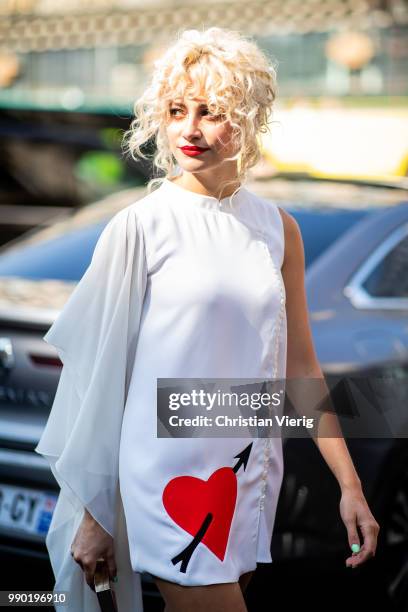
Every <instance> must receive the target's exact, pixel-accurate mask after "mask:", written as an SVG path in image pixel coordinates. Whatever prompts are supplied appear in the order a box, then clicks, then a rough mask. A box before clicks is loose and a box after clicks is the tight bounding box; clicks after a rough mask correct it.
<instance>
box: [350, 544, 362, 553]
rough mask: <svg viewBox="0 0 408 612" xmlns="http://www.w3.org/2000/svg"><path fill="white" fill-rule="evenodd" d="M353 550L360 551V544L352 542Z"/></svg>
mask: <svg viewBox="0 0 408 612" xmlns="http://www.w3.org/2000/svg"><path fill="white" fill-rule="evenodd" d="M351 550H352V551H353V552H355V553H358V552H360V544H352V545H351Z"/></svg>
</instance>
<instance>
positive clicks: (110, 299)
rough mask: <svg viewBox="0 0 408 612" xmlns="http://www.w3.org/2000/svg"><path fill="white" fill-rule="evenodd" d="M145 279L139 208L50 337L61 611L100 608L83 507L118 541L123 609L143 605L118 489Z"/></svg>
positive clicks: (52, 537) (43, 442)
mask: <svg viewBox="0 0 408 612" xmlns="http://www.w3.org/2000/svg"><path fill="white" fill-rule="evenodd" d="M146 281H147V265H146V256H145V243H144V237H143V230H142V228H141V226H140V221H139V220H138V218H137V215H136V211H135V207H134V205H131V206H128V207H127V208H125V209H123V210H122V211H120V212H119V213H117V214H116V215H115V216H114V217H113V218H112V219H111V220H110V222H109V223H108V224H107V226H106V227H105V228H104V230H103V232H102V234H101V236H100V238H99V240H98V242H97V245H96V247H95V250H94V254H93V257H92V261H91V263H90V265H89V267H88V269H87V270H86V272H85V274H84V275H83V277H82V279H81V280H80V282H79V283H78V284H77V286H76V288H75V289H74V291H73V293H72V294H71V295H70V297H69V299H68V300H67V302H66V304H65V305H64V308H63V310H62V311H61V313H60V314H59V316H58V317H57V319H56V320H55V322H54V324H53V325H52V326H51V327H50V329H49V331H48V332H47V334H46V335H45V336H44V340H45V341H46V342H47V343H49V344H51V345H53V346H54V347H55V348H56V350H57V353H58V355H59V357H60V359H61V361H62V363H63V368H62V371H61V375H60V379H59V383H58V388H57V391H56V395H55V398H54V402H53V406H52V409H51V412H50V415H49V418H48V421H47V424H46V427H45V429H44V431H43V433H42V436H41V439H40V441H39V443H38V445H37V447H36V449H35V450H36V452H38V453H40V454H41V455H44V456H45V457H46V459H47V460H48V462H49V464H50V468H51V470H52V472H53V474H54V477H55V479H56V480H57V482H58V484H59V486H60V493H59V497H58V501H57V505H56V507H55V510H54V514H53V517H52V521H51V524H50V528H49V531H48V534H47V538H46V545H47V548H48V552H49V555H50V560H51V564H52V567H53V571H54V575H55V578H56V584H55V587H54V592H55V591H57V590H58V591H59V590H64V591H68V596H67V598H68V604H65V605H64V606H57V605H56V606H55V607H56V609H57V610H59V608H60V609H61V611H62V610H63V611H64V612H71V611H72V612H74V611H75V612H80V611H84V612H99V610H100V608H99V605H98V601H97V598H96V595H95V593H94V592H93V591H92V590H91V588H90V587H89V586H88V585H87V583H86V581H85V576H84V574H83V571H82V570H81V568H80V566H79V565H78V564H77V563H76V562H75V561H74V559H73V558H72V556H71V554H70V550H71V543H72V541H73V539H74V537H75V534H76V532H77V529H78V527H79V524H80V522H81V520H82V517H83V514H84V508H85V507H86V508H87V509H88V511H89V512H90V513H91V514H92V515H93V516H94V518H95V519H96V520H97V521H98V522H99V523H100V524H101V525H102V527H103V528H104V529H105V530H106V531H107V532H109V533H110V534H111V535H112V536H113V537H114V541H115V556H116V562H117V568H118V582H117V583H116V584H115V585H114V588H115V592H116V595H117V601H118V606H119V612H128V611H129V610H132V612H140V611H142V610H143V606H142V598H141V584H140V575H139V574H136V573H135V572H133V571H132V568H131V565H130V556H129V544H128V539H127V533H126V523H125V518H124V512H123V506H122V500H121V496H120V489H119V476H118V472H119V443H120V435H121V426H122V418H123V411H124V406H125V402H126V397H127V392H128V387H129V382H130V376H131V370H132V366H133V360H134V354H135V350H136V343H137V336H138V329H139V323H140V317H141V311H142V306H143V300H144V295H145V289H146Z"/></svg>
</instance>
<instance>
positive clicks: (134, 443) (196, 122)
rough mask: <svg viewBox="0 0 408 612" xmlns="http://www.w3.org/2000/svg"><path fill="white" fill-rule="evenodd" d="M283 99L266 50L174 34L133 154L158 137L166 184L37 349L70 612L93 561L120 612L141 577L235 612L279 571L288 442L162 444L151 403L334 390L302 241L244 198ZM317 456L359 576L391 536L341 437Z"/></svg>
mask: <svg viewBox="0 0 408 612" xmlns="http://www.w3.org/2000/svg"><path fill="white" fill-rule="evenodd" d="M274 98H275V72H274V69H273V67H272V66H271V65H270V64H269V62H268V58H267V57H266V56H265V55H264V54H263V53H262V52H261V50H260V49H259V48H258V47H257V46H256V44H254V43H253V42H252V41H250V40H247V39H245V38H244V37H242V36H240V35H239V34H238V33H236V32H232V31H228V30H223V29H221V28H210V29H208V30H206V31H204V32H198V31H197V30H190V31H185V32H184V33H183V34H182V35H181V36H180V37H179V39H178V40H177V41H176V42H175V43H174V45H172V46H171V47H170V48H169V49H168V50H167V52H166V53H164V55H163V56H162V57H161V58H160V59H159V60H158V61H157V62H156V63H155V69H154V73H153V78H152V82H151V84H150V86H149V87H148V89H147V90H146V91H145V93H144V94H143V96H142V97H141V98H140V99H139V100H138V101H137V103H136V107H135V110H136V113H135V114H136V119H135V120H134V122H133V123H132V126H131V130H130V131H129V133H128V135H127V136H128V137H127V147H128V150H129V151H130V152H131V153H132V155H134V156H135V157H136V156H141V155H143V154H142V151H141V146H142V145H143V144H144V143H146V142H147V141H148V140H149V139H150V138H152V137H154V138H155V140H156V143H157V154H156V157H155V165H156V166H157V168H159V169H161V170H163V171H164V173H165V178H164V179H155V180H154V181H152V182H151V185H153V184H154V183H156V182H159V183H160V187H159V188H158V189H156V190H155V191H151V192H150V193H149V194H148V195H147V196H146V197H144V198H143V199H142V200H140V201H138V202H136V203H134V204H132V205H130V206H128V207H127V208H125V209H124V210H122V211H121V212H120V213H118V214H117V215H115V217H114V218H113V219H112V220H111V221H110V222H109V223H108V225H107V226H106V228H105V230H104V231H103V233H102V235H101V237H100V239H99V241H98V244H97V246H96V249H95V252H94V255H93V259H92V262H91V265H90V266H89V268H88V270H87V272H86V274H85V275H84V277H83V278H82V280H81V281H80V283H79V284H78V286H77V287H76V289H75V291H74V293H73V294H72V295H71V297H70V299H69V301H68V302H67V304H66V306H65V308H64V310H63V311H62V313H61V314H60V316H59V317H58V319H57V320H56V321H55V323H54V325H53V326H52V327H51V329H50V330H49V332H48V333H47V334H46V336H45V337H44V339H45V340H46V341H47V342H49V343H51V344H53V345H54V346H55V347H56V348H57V350H58V352H59V355H60V357H61V360H62V361H63V363H64V368H63V370H62V374H61V378H60V382H59V386H58V390H57V394H56V398H55V401H54V405H53V409H52V411H51V414H50V418H49V421H48V423H47V427H46V430H45V431H44V434H43V437H42V439H41V441H40V443H39V445H38V447H37V451H38V452H40V453H42V454H44V455H45V456H47V458H48V459H49V461H50V464H51V467H52V469H53V472H54V475H55V477H56V478H57V480H58V482H59V484H60V486H61V493H60V497H59V500H58V504H57V508H56V510H55V512H54V516H53V521H52V524H51V527H50V531H49V533H48V536H47V546H48V548H49V551H50V557H51V560H52V562H53V567H54V572H55V574H56V578H57V581H56V588H55V590H60V589H64V590H67V591H69V593H68V602H69V603H70V601H69V600H70V598H71V600H72V601H71V605H72V610H73V609H75V610H79V609H83V610H87V611H88V610H97V607H96V599H95V594H94V593H93V591H92V584H93V576H94V572H95V566H96V561H97V559H98V558H104V559H105V560H106V562H107V564H108V567H109V572H110V576H111V578H112V579H113V578H114V577H115V575H116V573H117V575H118V579H119V581H118V583H117V586H116V593H117V596H118V603H119V610H120V611H122V610H123V611H124V612H125V611H126V612H127V611H128V610H132V611H135V610H141V609H142V604H141V596H140V581H139V579H138V576H139V573H140V572H144V571H146V572H149V573H150V574H151V575H152V576H153V577H154V579H155V581H156V584H157V586H158V588H159V589H160V591H161V593H162V595H163V597H164V599H165V601H166V611H167V612H176V611H177V612H183V611H184V610H185V611H187V610H190V609H192V608H193V606H194V609H195V610H197V612H199V611H200V610H207V609H211V610H213V611H214V612H215V611H216V610H231V611H232V610H234V612H240V611H242V612H243V611H245V610H246V607H245V602H244V598H243V593H244V591H245V588H246V586H247V584H248V582H249V580H250V578H251V576H252V574H253V571H254V570H255V569H256V564H257V562H271V561H272V559H271V556H270V541H271V537H272V529H273V524H274V519H275V512H276V505H277V501H278V496H279V490H280V486H281V482H282V476H283V462H282V444H281V439H280V437H274V438H263V437H258V438H254V439H253V440H252V443H250V441H249V440H248V438H247V437H244V436H243V437H242V438H236V437H230V438H228V437H225V438H223V439H216V438H206V437H198V438H197V437H196V438H182V439H180V438H179V439H176V440H175V439H171V438H165V437H157V426H158V425H157V415H156V397H157V379H158V378H167V379H174V378H186V379H202V378H219V379H251V380H253V379H263V380H270V379H284V378H285V376H286V377H287V378H303V377H310V378H322V377H323V375H322V372H321V369H320V366H319V364H318V362H317V358H316V354H315V351H314V347H313V342H312V337H311V332H310V328H309V323H308V315H307V304H306V297H305V289H304V252H303V244H302V238H301V234H300V231H299V227H298V225H297V223H296V222H295V220H294V219H293V218H292V217H291V216H290V215H289V214H288V213H286V212H285V211H283V210H281V209H280V208H278V207H277V206H276V205H275V204H273V203H271V202H269V201H266V200H263V199H261V198H258V197H256V196H255V195H254V194H252V193H251V192H250V191H248V190H247V189H246V188H245V187H244V186H243V184H242V183H243V181H244V180H245V177H246V175H247V172H248V169H249V168H251V167H252V166H253V165H254V164H255V163H256V162H257V161H258V160H259V157H260V152H259V144H258V140H257V137H258V135H259V133H261V132H263V131H265V130H266V129H267V124H268V119H269V117H270V113H271V110H272V105H273V101H274ZM177 169H178V170H179V171H180V172H178V174H177V173H176V172H175V170H177ZM330 418H333V417H332V416H331V417H330ZM332 425H335V424H333V423H332ZM226 435H228V434H226ZM317 444H318V446H319V449H320V451H321V453H322V456H323V458H324V459H325V461H326V462H327V464H328V465H329V467H330V468H331V470H332V471H333V473H334V475H335V476H336V478H337V480H338V482H339V486H340V488H341V502H340V513H341V517H342V519H343V521H344V523H345V525H346V528H347V534H348V541H349V544H350V546H351V545H353V544H354V545H355V544H360V541H359V535H358V532H357V526H359V527H360V529H361V531H362V536H363V540H364V541H363V545H362V547H361V550H360V552H358V553H353V555H351V556H350V557H348V558H347V559H346V565H348V566H350V567H356V566H357V565H360V564H361V563H364V562H365V561H366V560H367V559H368V558H369V557H371V556H373V555H374V554H375V549H376V542H377V535H378V530H379V527H378V524H377V522H376V521H375V519H374V517H373V516H372V514H371V512H370V509H369V508H368V505H367V502H366V500H365V498H364V495H363V492H362V488H361V484H360V480H359V478H358V475H357V473H356V471H355V469H354V466H353V464H352V461H351V458H350V456H349V454H348V451H347V447H346V445H345V443H344V440H343V439H342V437H340V436H339V437H337V438H333V437H332V438H321V439H319V440H318V441H317ZM237 458H238V461H236V459H237ZM69 553H71V554H72V556H71V557H70V556H69ZM75 568H80V570H79V571H83V572H84V575H85V580H86V584H87V585H89V587H91V588H88V587H86V588H84V586H83V585H84V583H85V580H82V582H81V576H80V574H79V573H78V571H77V570H76V569H75ZM75 606H76V607H75ZM68 609H71V608H68ZM65 610H67V607H65Z"/></svg>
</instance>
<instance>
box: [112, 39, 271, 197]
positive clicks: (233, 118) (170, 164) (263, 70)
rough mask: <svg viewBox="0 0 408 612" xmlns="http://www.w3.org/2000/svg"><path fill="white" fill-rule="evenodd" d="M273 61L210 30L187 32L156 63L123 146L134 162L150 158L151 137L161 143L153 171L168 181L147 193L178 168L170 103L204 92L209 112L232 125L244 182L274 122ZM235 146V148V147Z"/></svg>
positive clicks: (245, 42)
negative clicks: (172, 146)
mask: <svg viewBox="0 0 408 612" xmlns="http://www.w3.org/2000/svg"><path fill="white" fill-rule="evenodd" d="M273 63H274V62H273V60H271V59H270V58H268V57H267V55H266V54H265V53H264V52H263V51H261V50H260V48H259V47H258V46H257V44H256V43H255V42H253V41H251V40H249V39H247V38H245V37H244V36H243V35H241V34H240V33H239V32H236V31H233V30H226V29H223V28H218V27H211V28H208V29H206V30H203V31H201V32H200V31H199V30H184V31H183V32H181V34H178V35H177V39H176V42H175V43H174V44H172V45H171V46H170V47H169V48H168V49H167V50H166V51H165V52H164V54H163V55H162V56H161V57H160V59H158V60H156V61H155V62H154V64H153V66H154V70H153V74H152V78H151V82H150V84H149V86H148V88H147V89H146V90H145V91H144V93H143V95H142V96H141V97H140V98H138V99H137V100H136V102H135V104H134V115H135V118H134V119H133V120H132V122H131V124H130V129H129V130H128V131H127V132H125V134H124V139H123V147H124V150H125V152H126V153H130V155H131V156H132V158H133V159H137V157H142V158H144V159H148V158H149V157H148V156H147V155H145V154H144V153H142V151H141V147H142V145H144V144H145V143H146V142H148V141H149V140H150V139H151V138H154V140H155V142H156V153H155V154H154V155H153V157H154V159H153V164H154V167H155V168H157V169H159V170H162V171H164V174H165V176H164V177H161V178H153V179H151V180H150V181H149V183H148V185H147V188H148V192H151V189H152V187H153V186H154V185H156V184H158V183H159V184H160V183H161V182H162V181H163V180H164V179H165V178H171V177H172V176H173V175H174V170H175V168H176V166H177V161H176V160H175V158H174V156H173V154H172V152H171V150H170V147H169V142H168V139H167V135H166V123H167V121H168V119H169V107H170V102H171V100H172V99H173V98H175V97H176V96H177V95H180V96H182V97H183V96H184V94H185V92H186V91H188V92H189V93H190V92H191V95H194V94H196V95H200V94H202V93H203V92H204V94H205V96H206V100H207V104H208V109H209V111H210V112H212V113H213V114H215V115H222V116H223V119H224V120H226V121H229V122H230V124H231V126H232V128H233V130H232V140H233V142H232V145H233V147H234V149H233V150H237V151H238V153H237V154H236V155H234V156H233V157H230V158H228V159H237V161H238V163H237V171H238V174H237V177H236V178H235V180H234V181H227V182H225V183H224V184H225V185H226V184H227V183H230V182H231V183H232V182H235V181H236V180H237V179H238V180H239V181H240V182H243V181H244V180H245V179H246V177H247V174H248V170H249V169H250V168H251V167H253V166H254V165H255V164H256V163H257V162H258V161H259V160H260V157H261V152H260V147H259V140H258V135H259V134H260V133H265V132H267V131H268V130H269V118H270V116H271V114H272V106H273V102H274V100H275V96H276V71H275V66H274V65H273ZM235 147H236V148H235Z"/></svg>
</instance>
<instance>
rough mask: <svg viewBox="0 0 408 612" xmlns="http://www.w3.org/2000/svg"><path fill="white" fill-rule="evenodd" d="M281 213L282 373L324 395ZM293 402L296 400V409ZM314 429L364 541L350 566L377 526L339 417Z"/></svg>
mask: <svg viewBox="0 0 408 612" xmlns="http://www.w3.org/2000/svg"><path fill="white" fill-rule="evenodd" d="M280 212H281V216H282V220H283V224H284V232H285V254H284V263H283V266H282V277H283V280H284V283H285V291H286V317H287V369H286V378H287V379H291V378H293V379H300V378H303V379H304V378H313V379H320V382H319V385H321V390H322V392H323V394H324V395H325V396H328V395H329V392H328V389H327V386H326V384H325V382H324V375H323V373H322V370H321V368H320V365H319V362H318V360H317V356H316V352H315V348H314V344H313V337H312V332H311V329H310V324H309V316H308V307H307V298H306V290H305V256H304V247H303V240H302V236H301V232H300V229H299V226H298V224H297V222H296V221H295V219H294V218H293V217H292V216H291V215H289V214H288V213H287V212H286V211H283V210H282V209H280ZM295 388H296V387H295ZM302 396H303V397H304V395H303V394H302V389H301V388H300V387H299V405H300V407H302V405H301V400H302ZM303 403H304V402H303ZM296 404H297V402H296V401H295V402H294V407H295V409H296ZM303 408H304V405H303ZM299 414H304V411H303V412H302V410H299ZM318 431H319V433H320V432H321V431H322V432H325V436H328V437H320V436H319V435H317V437H313V440H314V442H315V444H316V445H317V447H318V449H319V451H320V453H321V454H322V456H323V458H324V460H325V461H326V463H327V465H328V466H329V468H330V469H331V471H332V472H333V474H334V476H335V477H336V479H337V481H338V483H339V486H340V489H341V493H342V498H341V502H340V513H341V516H342V519H343V521H344V523H345V525H346V528H347V531H348V538H349V544H350V546H351V545H352V544H359V536H358V532H357V525H358V526H359V527H360V528H361V531H362V533H363V537H364V546H363V547H362V549H361V552H360V553H358V554H353V556H352V557H349V558H348V559H347V560H346V565H348V566H349V565H350V566H352V567H354V566H356V565H359V564H360V563H363V562H364V561H366V560H367V559H368V558H369V557H371V556H374V554H375V549H376V543H377V535H378V531H379V526H378V523H377V522H376V520H375V519H374V517H373V516H372V514H371V512H370V510H369V508H368V505H367V502H366V501H365V498H364V494H363V491H362V487H361V482H360V478H359V477H358V474H357V472H356V469H355V467H354V464H353V461H352V459H351V457H350V454H349V451H348V448H347V445H346V443H345V440H344V438H343V435H342V431H341V428H340V426H339V423H338V420H337V416H336V415H335V414H333V413H330V412H324V413H322V415H321V416H320V418H319V429H318Z"/></svg>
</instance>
